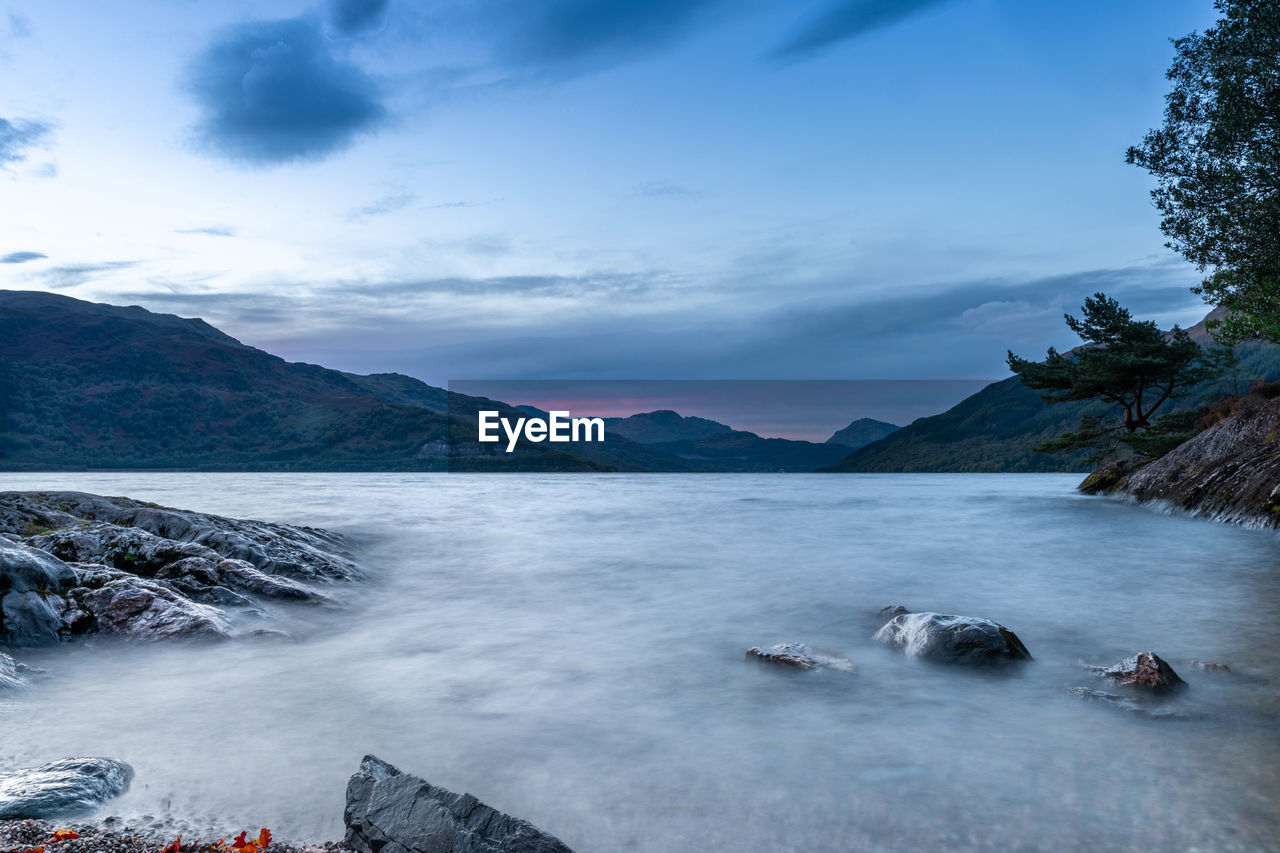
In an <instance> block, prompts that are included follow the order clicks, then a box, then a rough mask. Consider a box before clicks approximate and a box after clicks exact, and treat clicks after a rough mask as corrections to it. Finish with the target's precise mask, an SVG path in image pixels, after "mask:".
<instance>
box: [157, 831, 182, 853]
mask: <svg viewBox="0 0 1280 853" xmlns="http://www.w3.org/2000/svg"><path fill="white" fill-rule="evenodd" d="M160 853H182V836H181V835H179V836H178V837H177V838H175V839H173V843H172V844H170V845H169V846H168V847H166V848H164V849H163V850H161V851H160Z"/></svg>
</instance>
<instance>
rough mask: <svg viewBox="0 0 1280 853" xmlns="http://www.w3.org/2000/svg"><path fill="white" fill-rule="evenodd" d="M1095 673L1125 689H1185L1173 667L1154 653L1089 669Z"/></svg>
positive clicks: (1138, 654)
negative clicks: (1113, 680)
mask: <svg viewBox="0 0 1280 853" xmlns="http://www.w3.org/2000/svg"><path fill="white" fill-rule="evenodd" d="M1090 668H1091V669H1092V670H1093V671H1094V672H1095V673H1097V674H1098V675H1101V676H1105V677H1107V678H1113V679H1115V681H1116V683H1118V684H1121V685H1124V686H1125V687H1137V688H1141V689H1143V690H1151V691H1164V690H1172V689H1175V688H1179V687H1185V686H1186V682H1185V681H1183V680H1182V679H1181V678H1180V677H1179V676H1178V673H1176V672H1174V671H1173V667H1171V666H1169V664H1168V662H1167V661H1165V660H1164V659H1163V658H1161V657H1160V656H1159V655H1157V654H1156V653H1155V652H1138V653H1137V654H1136V655H1133V656H1132V657H1127V658H1125V659H1124V660H1122V661H1120V662H1119V663H1118V664H1115V665H1114V666H1109V667H1090Z"/></svg>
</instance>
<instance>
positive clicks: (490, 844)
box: [343, 755, 572, 853]
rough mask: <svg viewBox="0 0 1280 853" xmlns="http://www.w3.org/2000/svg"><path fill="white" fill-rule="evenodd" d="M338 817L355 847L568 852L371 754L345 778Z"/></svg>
mask: <svg viewBox="0 0 1280 853" xmlns="http://www.w3.org/2000/svg"><path fill="white" fill-rule="evenodd" d="M343 819H344V820H345V821H346V825H347V844H348V845H350V846H351V848H352V849H354V850H357V851H360V853H572V851H570V849H569V848H568V847H567V846H565V844H564V843H563V842H561V841H560V840H558V839H556V838H554V837H553V836H550V835H548V834H546V833H545V832H543V831H541V830H540V829H538V828H537V827H535V826H533V825H532V824H530V823H528V822H527V821H523V820H520V819H519V818H515V817H512V816H511V815H507V814H503V813H502V812H499V811H496V810H495V809H492V808H490V807H489V806H486V805H485V804H484V803H482V802H480V801H479V800H477V799H476V798H475V797H473V796H471V795H470V794H455V793H453V792H452V791H446V790H445V789H444V788H437V787H436V786H434V785H432V784H430V783H428V782H425V781H423V780H422V779H419V778H418V777H417V776H411V775H409V774H407V773H402V772H401V771H400V770H398V769H396V768H395V767H392V766H391V765H390V764H387V763H386V762H385V761H381V760H379V759H377V758H375V757H373V756H372V755H366V756H365V758H364V760H363V761H362V762H361V763H360V769H359V770H358V771H357V772H356V774H355V775H354V776H352V777H351V781H350V782H348V783H347V807H346V811H345V812H344V814H343Z"/></svg>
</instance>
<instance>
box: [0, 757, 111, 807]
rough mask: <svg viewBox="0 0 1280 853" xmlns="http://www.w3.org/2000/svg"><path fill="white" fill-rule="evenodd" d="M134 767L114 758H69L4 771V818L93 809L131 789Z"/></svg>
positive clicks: (0, 803) (0, 800) (0, 797)
mask: <svg viewBox="0 0 1280 853" xmlns="http://www.w3.org/2000/svg"><path fill="white" fill-rule="evenodd" d="M132 780H133V768H132V767H130V766H129V765H128V764H125V763H124V762H123V761H115V760H114V759H110V758H67V759H63V760H62V761H55V762H53V763H52V764H46V765H44V766H43V767H36V768H32V769H27V770H14V771H11V772H8V773H0V820H17V819H24V818H40V817H46V816H49V815H55V814H62V813H65V812H74V811H82V810H86V809H91V808H93V807H95V806H97V805H99V804H101V803H103V802H105V801H107V800H109V799H111V798H112V797H117V796H119V795H120V794H123V793H124V792H125V791H127V790H128V789H129V783H130V782H131V781H132Z"/></svg>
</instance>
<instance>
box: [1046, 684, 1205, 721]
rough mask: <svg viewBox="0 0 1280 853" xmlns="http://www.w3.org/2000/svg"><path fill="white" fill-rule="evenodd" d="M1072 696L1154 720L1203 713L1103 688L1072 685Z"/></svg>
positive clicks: (1179, 718) (1198, 715)
mask: <svg viewBox="0 0 1280 853" xmlns="http://www.w3.org/2000/svg"><path fill="white" fill-rule="evenodd" d="M1067 692H1069V693H1070V694H1071V695H1072V696H1077V697H1079V698H1081V699H1084V700H1086V701H1088V702H1096V703H1098V704H1099V705H1105V706H1107V707H1108V708H1114V709H1115V710H1117V711H1124V712H1126V713H1129V714H1136V715H1139V716H1142V717H1150V718H1151V719H1153V720H1194V719H1199V718H1200V717H1201V716H1202V715H1201V714H1199V713H1197V712H1192V711H1188V710H1186V709H1185V708H1180V707H1177V706H1172V705H1158V704H1157V705H1153V704H1150V703H1144V702H1140V701H1138V700H1137V699H1135V698H1134V697H1132V696H1118V695H1116V694H1115V693H1107V692H1106V691H1103V690H1094V689H1093V688H1091V687H1072V688H1071V689H1070V690H1069V691H1067Z"/></svg>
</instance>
